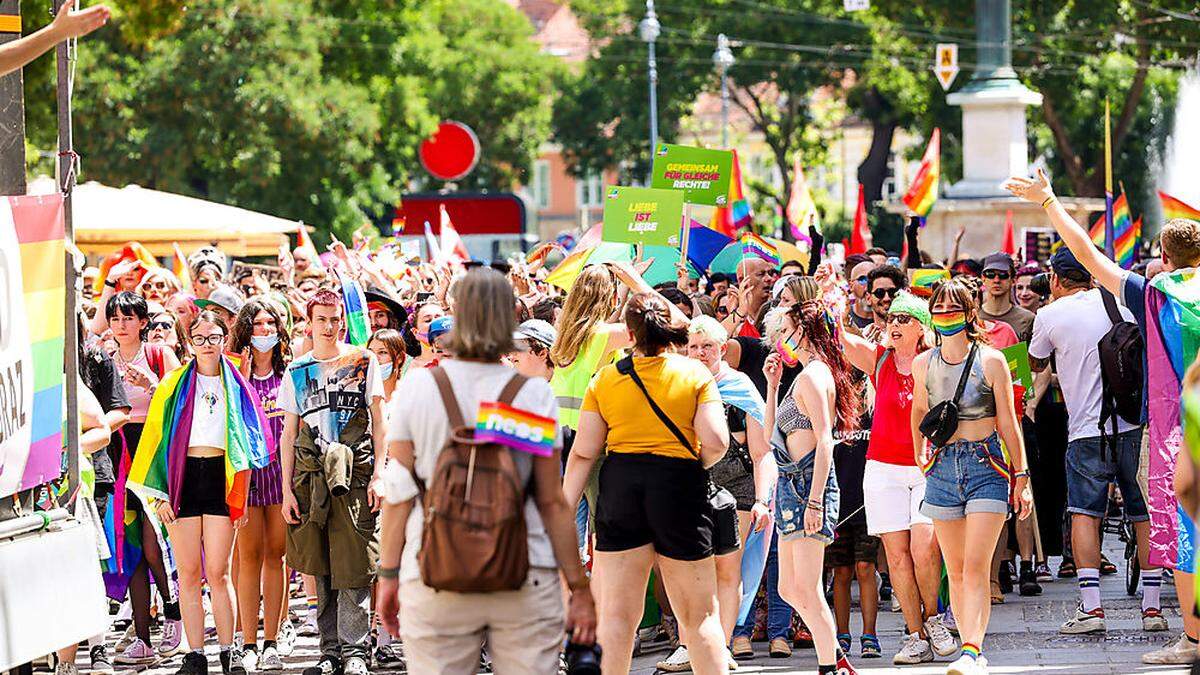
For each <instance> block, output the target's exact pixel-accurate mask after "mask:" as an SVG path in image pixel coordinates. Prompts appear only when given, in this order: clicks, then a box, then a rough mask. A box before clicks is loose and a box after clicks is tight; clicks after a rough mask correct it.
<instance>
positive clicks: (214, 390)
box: [188, 373, 228, 450]
mask: <svg viewBox="0 0 1200 675" xmlns="http://www.w3.org/2000/svg"><path fill="white" fill-rule="evenodd" d="M195 397H196V400H195V401H194V402H193V403H192V432H191V437H190V438H189V439H188V447H192V448H198V447H205V448H221V449H222V450H224V449H225V442H226V441H225V434H226V431H227V429H226V428H225V427H226V425H227V424H228V421H227V420H228V416H227V415H226V409H225V387H224V386H223V385H222V383H221V376H220V375H211V376H210V375H201V374H200V373H196V391H195Z"/></svg>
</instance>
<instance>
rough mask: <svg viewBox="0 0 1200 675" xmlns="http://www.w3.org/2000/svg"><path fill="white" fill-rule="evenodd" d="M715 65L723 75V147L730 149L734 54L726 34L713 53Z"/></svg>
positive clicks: (718, 41) (721, 37)
mask: <svg viewBox="0 0 1200 675" xmlns="http://www.w3.org/2000/svg"><path fill="white" fill-rule="evenodd" d="M712 58H713V65H715V66H716V67H717V72H718V73H719V74H720V75H721V147H722V148H728V147H729V77H728V73H729V68H730V66H732V65H733V61H734V59H733V52H732V51H730V49H729V38H727V37H725V34H724V33H721V34H720V35H718V36H717V51H715V52H713V57H712Z"/></svg>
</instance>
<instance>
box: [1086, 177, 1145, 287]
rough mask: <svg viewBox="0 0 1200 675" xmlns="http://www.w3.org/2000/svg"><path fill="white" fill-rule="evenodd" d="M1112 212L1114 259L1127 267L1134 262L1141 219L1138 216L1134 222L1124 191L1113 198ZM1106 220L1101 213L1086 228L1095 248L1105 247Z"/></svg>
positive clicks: (1140, 233) (1140, 229) (1131, 265)
mask: <svg viewBox="0 0 1200 675" xmlns="http://www.w3.org/2000/svg"><path fill="white" fill-rule="evenodd" d="M1112 212H1113V220H1114V222H1115V224H1114V226H1113V228H1112V230H1113V235H1114V237H1115V238H1116V242H1115V245H1114V247H1113V250H1114V259H1115V260H1116V261H1117V262H1118V263H1120V265H1121V267H1123V268H1125V269H1129V268H1130V267H1133V263H1134V262H1136V260H1135V253H1136V250H1137V245H1138V241H1139V240H1140V239H1141V235H1142V221H1141V219H1140V218H1139V219H1138V220H1137V222H1134V220H1133V216H1132V214H1131V213H1130V211H1129V202H1128V200H1126V198H1125V193H1124V192H1122V193H1121V195H1120V196H1119V197H1117V198H1116V199H1115V200H1113V208H1112ZM1106 220H1107V216H1105V215H1101V216H1100V218H1099V219H1097V220H1096V222H1094V223H1092V227H1091V229H1090V230H1088V235H1089V236H1091V238H1092V243H1093V244H1095V245H1096V247H1097V248H1102V249H1103V248H1105V245H1104V243H1105V242H1104V237H1105V230H1106V229H1107V228H1106Z"/></svg>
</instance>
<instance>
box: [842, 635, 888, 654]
mask: <svg viewBox="0 0 1200 675" xmlns="http://www.w3.org/2000/svg"><path fill="white" fill-rule="evenodd" d="M861 640H862V652H861V656H862V658H864V659H878V658H880V657H882V656H883V650H882V649H880V648H879V638H878V637H876V636H874V635H863V636H862V638H861ZM847 653H848V652H847Z"/></svg>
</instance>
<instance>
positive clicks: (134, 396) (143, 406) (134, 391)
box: [113, 343, 159, 424]
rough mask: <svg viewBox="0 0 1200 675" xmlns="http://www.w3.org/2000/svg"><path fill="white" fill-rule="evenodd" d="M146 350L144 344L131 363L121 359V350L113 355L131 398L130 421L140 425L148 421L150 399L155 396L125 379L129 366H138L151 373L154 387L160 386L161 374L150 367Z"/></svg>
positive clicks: (126, 392) (148, 390)
mask: <svg viewBox="0 0 1200 675" xmlns="http://www.w3.org/2000/svg"><path fill="white" fill-rule="evenodd" d="M146 349H147V347H146V345H145V343H143V344H142V346H141V347H138V352H137V355H136V356H134V357H133V359H131V360H129V361H125V360H124V359H123V358H121V350H120V349H119V348H118V349H117V351H116V352H115V353H114V354H113V363H115V364H116V366H117V372H118V373H119V374H120V375H121V380H122V384H124V385H125V395H126V396H128V397H129V406H130V409H129V421H130V422H137V423H139V424H140V423H144V422H145V421H146V414H147V413H148V412H149V411H150V399H151V398H152V396H153V390H152V389H143V388H142V387H135V386H134V385H132V384H129V382H127V381H125V379H124V378H125V371H126V370H127V369H128V367H129V366H137V367H138V368H141V369H142V370H144V371H146V372H147V373H150V382H151V383H152V385H157V384H158V380H159V374H158V373H156V372H154V369H153V368H151V367H150V362H149V361H148V360H147V358H146Z"/></svg>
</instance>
